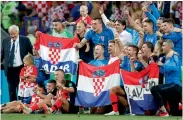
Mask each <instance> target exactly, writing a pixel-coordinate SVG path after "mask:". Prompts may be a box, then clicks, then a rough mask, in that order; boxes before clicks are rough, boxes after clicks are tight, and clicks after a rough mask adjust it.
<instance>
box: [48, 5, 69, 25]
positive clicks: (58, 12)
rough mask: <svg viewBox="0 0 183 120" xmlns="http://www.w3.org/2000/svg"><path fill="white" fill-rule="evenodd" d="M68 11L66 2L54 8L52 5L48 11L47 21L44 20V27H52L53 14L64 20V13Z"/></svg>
mask: <svg viewBox="0 0 183 120" xmlns="http://www.w3.org/2000/svg"><path fill="white" fill-rule="evenodd" d="M68 12H69V11H68V7H67V4H66V3H62V4H61V5H59V6H57V7H56V8H54V7H52V8H51V9H50V10H49V12H48V21H47V22H46V27H50V28H51V27H52V21H53V20H54V19H55V17H54V16H57V17H58V18H60V19H61V20H65V18H64V14H65V13H68Z"/></svg>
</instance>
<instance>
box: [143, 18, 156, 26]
mask: <svg viewBox="0 0 183 120" xmlns="http://www.w3.org/2000/svg"><path fill="white" fill-rule="evenodd" d="M143 22H146V23H149V24H152V25H154V23H153V21H152V20H150V19H145V20H144V21H143Z"/></svg>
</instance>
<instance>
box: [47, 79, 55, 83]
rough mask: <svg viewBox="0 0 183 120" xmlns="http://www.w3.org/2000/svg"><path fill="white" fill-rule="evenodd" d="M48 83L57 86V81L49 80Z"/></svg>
mask: <svg viewBox="0 0 183 120" xmlns="http://www.w3.org/2000/svg"><path fill="white" fill-rule="evenodd" d="M48 83H53V84H56V81H55V80H52V79H51V80H49V81H48Z"/></svg>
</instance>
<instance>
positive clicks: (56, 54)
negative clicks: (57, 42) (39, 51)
mask: <svg viewBox="0 0 183 120" xmlns="http://www.w3.org/2000/svg"><path fill="white" fill-rule="evenodd" d="M60 51H61V50H60V49H55V48H49V54H48V56H49V58H50V62H51V64H53V65H55V64H57V63H58V60H59V59H60Z"/></svg>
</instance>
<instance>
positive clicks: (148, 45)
mask: <svg viewBox="0 0 183 120" xmlns="http://www.w3.org/2000/svg"><path fill="white" fill-rule="evenodd" d="M144 44H146V45H147V47H148V48H150V49H151V52H153V51H154V46H153V44H152V43H151V42H144Z"/></svg>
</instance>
